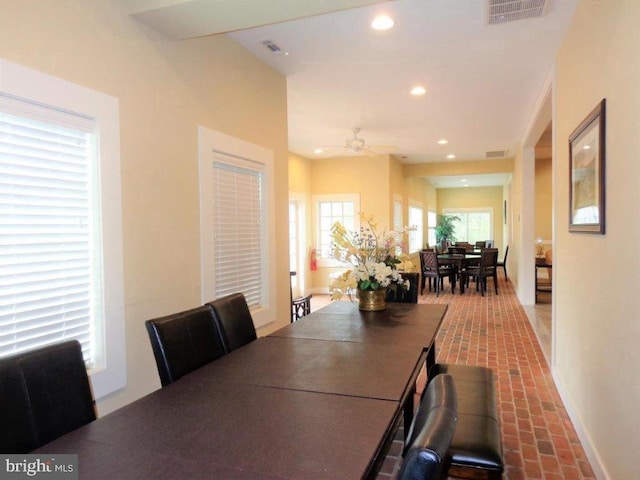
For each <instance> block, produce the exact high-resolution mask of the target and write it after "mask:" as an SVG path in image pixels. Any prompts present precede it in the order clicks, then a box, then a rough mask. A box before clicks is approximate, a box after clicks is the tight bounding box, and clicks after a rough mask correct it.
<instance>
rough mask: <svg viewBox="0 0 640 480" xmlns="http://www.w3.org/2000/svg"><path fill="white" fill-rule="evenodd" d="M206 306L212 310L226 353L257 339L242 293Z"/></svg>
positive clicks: (227, 296) (219, 299)
mask: <svg viewBox="0 0 640 480" xmlns="http://www.w3.org/2000/svg"><path fill="white" fill-rule="evenodd" d="M207 305H210V306H211V308H212V309H213V318H214V320H215V321H216V325H217V326H218V329H219V330H220V334H221V337H222V343H223V345H224V348H225V351H226V352H227V353H229V352H232V351H233V350H235V349H236V348H239V347H241V346H243V345H246V344H247V343H249V342H252V341H253V340H255V339H256V338H258V336H257V335H256V328H255V326H254V325H253V318H252V317H251V312H250V311H249V305H247V300H246V299H245V297H244V295H243V294H242V293H232V294H231V295H226V296H224V297H220V298H218V299H216V300H213V301H212V302H209V303H207Z"/></svg>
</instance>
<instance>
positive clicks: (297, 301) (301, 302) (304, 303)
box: [291, 293, 313, 322]
mask: <svg viewBox="0 0 640 480" xmlns="http://www.w3.org/2000/svg"><path fill="white" fill-rule="evenodd" d="M312 297H313V295H312V294H311V293H310V294H309V295H305V296H304V297H298V298H294V299H293V300H292V301H291V321H292V322H296V321H298V320H300V319H301V318H302V317H304V316H305V315H309V314H310V313H311V298H312Z"/></svg>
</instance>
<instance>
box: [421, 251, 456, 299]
mask: <svg viewBox="0 0 640 480" xmlns="http://www.w3.org/2000/svg"><path fill="white" fill-rule="evenodd" d="M420 266H421V269H422V283H421V285H420V295H422V293H423V292H424V285H425V283H426V279H427V278H429V279H433V280H434V283H435V291H436V296H438V295H440V290H441V289H442V288H443V287H444V278H445V277H448V278H449V282H450V283H451V288H452V292H453V288H454V285H455V270H454V269H453V268H451V267H450V266H448V265H447V266H445V265H442V264H441V263H440V262H439V260H438V254H437V253H436V252H425V251H421V252H420ZM429 288H431V282H429Z"/></svg>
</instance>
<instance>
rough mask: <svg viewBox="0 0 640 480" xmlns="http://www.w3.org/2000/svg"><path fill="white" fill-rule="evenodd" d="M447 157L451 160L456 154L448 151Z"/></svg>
mask: <svg viewBox="0 0 640 480" xmlns="http://www.w3.org/2000/svg"><path fill="white" fill-rule="evenodd" d="M447 158H448V159H449V160H453V159H454V158H456V156H455V155H454V154H453V153H450V154H449V155H447Z"/></svg>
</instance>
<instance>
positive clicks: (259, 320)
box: [198, 126, 276, 328]
mask: <svg viewBox="0 0 640 480" xmlns="http://www.w3.org/2000/svg"><path fill="white" fill-rule="evenodd" d="M213 154H219V155H223V156H225V157H227V158H228V159H229V161H231V162H232V161H233V159H237V160H238V161H242V162H255V163H256V164H259V165H261V166H262V168H263V169H264V187H265V188H264V192H263V197H264V198H263V200H264V205H263V212H262V215H263V220H264V222H263V228H264V237H263V238H262V241H261V243H260V248H261V252H262V258H263V259H264V264H263V268H264V269H265V271H264V275H263V281H262V286H261V288H262V292H263V295H262V299H263V303H262V305H260V307H258V308H252V309H251V316H252V318H253V322H254V325H255V327H256V328H259V327H262V326H265V325H268V324H269V323H272V322H274V321H275V319H276V315H275V312H276V292H275V287H272V286H273V285H275V284H276V283H275V270H276V269H275V255H272V254H271V253H270V252H272V246H274V245H275V229H274V228H273V225H274V221H273V218H274V198H275V196H274V185H273V183H274V182H273V180H274V175H273V168H274V155H273V152H272V151H271V150H269V149H267V148H265V147H262V146H260V145H255V144H253V143H250V142H246V141H244V140H240V139H238V138H234V137H231V136H229V135H226V134H224V133H221V132H217V131H214V130H210V129H208V128H206V127H202V126H200V127H198V164H199V185H200V248H201V270H200V279H201V299H202V302H203V303H206V302H209V301H211V300H214V299H213V298H212V295H213V294H212V292H214V291H215V275H209V274H207V272H215V262H214V259H215V242H214V239H213V235H211V233H210V232H213V201H212V199H213V192H214V186H213V177H212V172H211V168H212V163H213V161H214V159H213Z"/></svg>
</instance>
